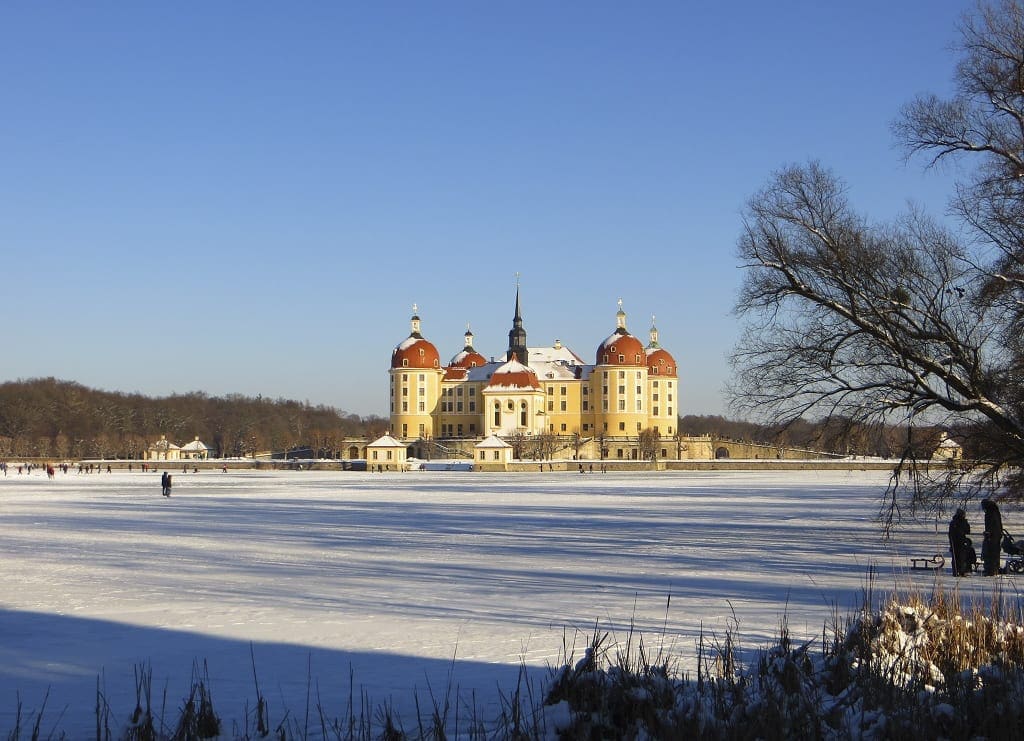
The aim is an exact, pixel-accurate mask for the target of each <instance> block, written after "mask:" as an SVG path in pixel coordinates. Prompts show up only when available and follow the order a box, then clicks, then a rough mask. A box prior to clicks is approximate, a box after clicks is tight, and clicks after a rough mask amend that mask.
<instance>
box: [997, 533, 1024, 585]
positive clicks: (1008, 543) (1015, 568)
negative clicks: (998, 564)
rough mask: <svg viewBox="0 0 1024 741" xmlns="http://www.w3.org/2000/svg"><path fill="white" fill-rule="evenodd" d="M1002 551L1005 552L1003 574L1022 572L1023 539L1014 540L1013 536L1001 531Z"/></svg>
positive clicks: (1023, 569)
mask: <svg viewBox="0 0 1024 741" xmlns="http://www.w3.org/2000/svg"><path fill="white" fill-rule="evenodd" d="M1002 545H1003V553H1004V554H1006V565H1005V566H1004V567H1003V573H1004V574H1019V573H1021V572H1024V540H1014V539H1013V536H1012V535H1010V534H1009V533H1008V532H1006V531H1005V530H1004V531H1003V543H1002Z"/></svg>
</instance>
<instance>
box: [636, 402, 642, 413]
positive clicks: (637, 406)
mask: <svg viewBox="0 0 1024 741" xmlns="http://www.w3.org/2000/svg"><path fill="white" fill-rule="evenodd" d="M636 410H637V411H638V412H642V411H643V410H644V400H643V399H637V400H636Z"/></svg>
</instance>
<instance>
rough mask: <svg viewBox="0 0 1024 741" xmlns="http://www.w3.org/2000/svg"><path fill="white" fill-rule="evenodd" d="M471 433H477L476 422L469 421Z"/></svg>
mask: <svg viewBox="0 0 1024 741" xmlns="http://www.w3.org/2000/svg"><path fill="white" fill-rule="evenodd" d="M469 434H470V435H475V434H476V423H475V422H470V423H469Z"/></svg>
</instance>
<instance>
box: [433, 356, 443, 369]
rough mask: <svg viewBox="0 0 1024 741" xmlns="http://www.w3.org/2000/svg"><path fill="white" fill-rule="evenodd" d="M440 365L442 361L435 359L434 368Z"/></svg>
mask: <svg viewBox="0 0 1024 741" xmlns="http://www.w3.org/2000/svg"><path fill="white" fill-rule="evenodd" d="M440 364H441V361H439V360H438V359H437V358H434V367H435V368H437V367H438V366H439V365H440Z"/></svg>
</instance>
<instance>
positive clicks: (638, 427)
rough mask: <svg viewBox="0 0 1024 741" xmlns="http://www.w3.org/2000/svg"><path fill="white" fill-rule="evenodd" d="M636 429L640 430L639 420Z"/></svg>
mask: <svg viewBox="0 0 1024 741" xmlns="http://www.w3.org/2000/svg"><path fill="white" fill-rule="evenodd" d="M636 431H637V432H640V423H639V422H637V423H636Z"/></svg>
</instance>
